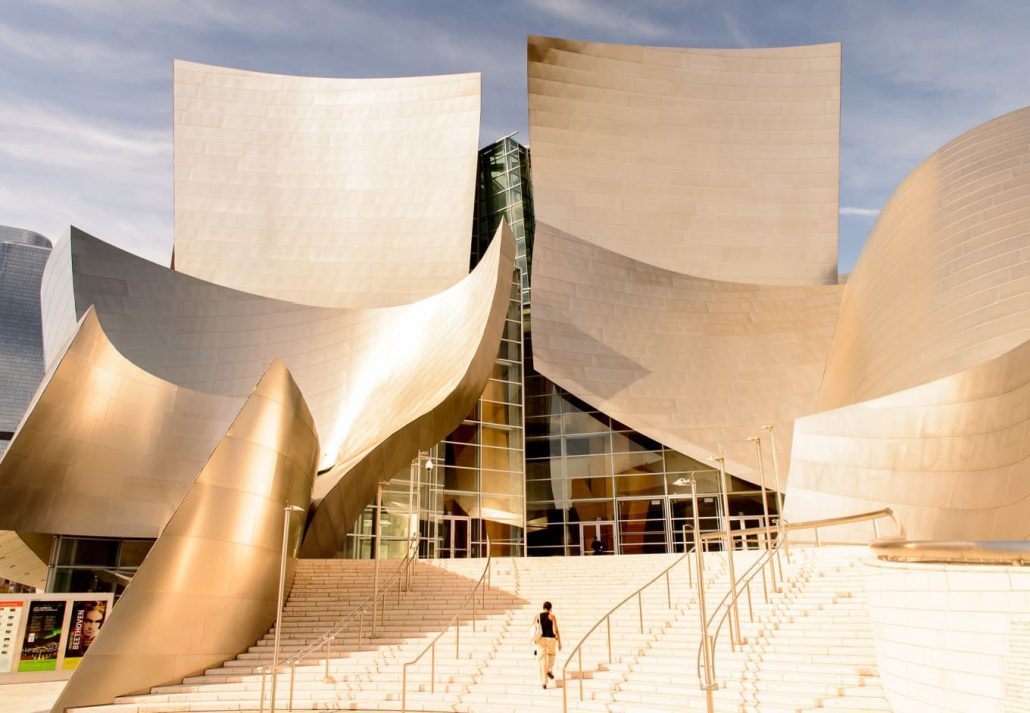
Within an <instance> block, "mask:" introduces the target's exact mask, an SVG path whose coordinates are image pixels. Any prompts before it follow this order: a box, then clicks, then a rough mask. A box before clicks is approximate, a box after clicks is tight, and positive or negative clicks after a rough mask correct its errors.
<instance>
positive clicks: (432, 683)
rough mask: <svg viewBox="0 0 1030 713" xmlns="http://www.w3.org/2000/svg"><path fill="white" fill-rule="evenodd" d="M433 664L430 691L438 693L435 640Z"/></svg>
mask: <svg viewBox="0 0 1030 713" xmlns="http://www.w3.org/2000/svg"><path fill="white" fill-rule="evenodd" d="M431 661H432V663H431V665H430V668H429V692H430V693H436V642H435V641H434V642H433V646H432V657H431Z"/></svg>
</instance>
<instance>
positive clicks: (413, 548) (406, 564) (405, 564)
mask: <svg viewBox="0 0 1030 713" xmlns="http://www.w3.org/2000/svg"><path fill="white" fill-rule="evenodd" d="M418 546H419V538H418V535H417V534H416V535H412V536H411V539H410V542H409V544H408V552H407V554H405V556H404V559H403V560H401V562H400V564H399V565H398V566H397V568H396V569H395V570H394V572H393V574H391V575H390V577H389V578H388V579H387V580H386V582H385V583H384V584H383V586H382V587H380V588H379V590H378V591H374V592H372V593H371V594H369V595H368V597H366V598H365V599H364V600H363V601H362V602H361V603H360V604H359V605H358V606H357V607H356V608H355V609H354V610H352V611H351V612H350V613H349V614H347V615H346V616H344V617H342V618H341V619H339V620H337V621H336V622H335V623H334V624H333V625H331V626H330V627H329V629H327V630H326V632H325V633H324V634H322V635H321V636H320V637H318V639H317V640H316V641H315V642H314V643H312V644H309V645H308V646H307V647H305V648H303V649H301V650H300V651H299V652H297V653H295V654H294V655H293V656H292V657H290V658H289V659H287V660H286V661H280V662H279V664H278V666H276V667H272V666H262V667H261V669H260V672H261V699H260V703H259V704H258V713H263V711H264V710H265V677H266V675H267V674H268V673H272V675H273V676H279V674H280V672H281V671H282V670H283V669H284V668H285V667H287V666H289V668H290V692H289V697H288V708H287V710H292V709H293V683H294V678H295V677H296V668H297V664H299V663H300V662H301V661H302V660H303V659H304V658H305V657H306V656H308V655H309V654H311V653H313V652H315V651H317V650H318V649H321V648H322V647H325V678H324V679H323V680H324V682H325V683H335V681H334V680H333V678H332V677H331V676H330V675H329V659H330V658H331V654H332V651H331V648H332V642H333V641H334V640H335V639H336V637H337V635H338V634H339V633H340V632H341V631H343V630H344V628H345V627H347V626H349V625H350V624H351V623H353V622H354V620H355V619H357V620H358V627H359V631H358V646H361V640H362V639H363V638H364V620H365V614H366V613H367V612H368V608H369V607H370V606H372V605H373V604H374V603H376V602H378V601H379V600H380V599H382V601H383V606H382V607H381V608H380V610H379V611H380V617H381V618H380V622H381V623H382V622H383V621H384V620H385V616H386V595H387V594H388V593H389V591H390V589H391V588H392V587H393V585H394V583H396V584H397V602H398V603H400V597H401V581H402V575H404V580H405V581H406V583H405V590H406V591H410V589H411V568H412V565H413V564H414V563H415V557H416V555H417V553H418ZM373 616H375V614H374V613H373ZM373 628H374V622H373ZM273 668H274V669H275V670H274V671H273V670H271V669H273ZM275 705H276V702H275V700H272V701H271V705H270V707H269V710H270V711H272V713H274V712H275Z"/></svg>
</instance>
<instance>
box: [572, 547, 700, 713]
mask: <svg viewBox="0 0 1030 713" xmlns="http://www.w3.org/2000/svg"><path fill="white" fill-rule="evenodd" d="M693 554H694V548H693V547H691V548H690V549H689V550H687V551H686V552H684V553H683V554H682V555H680V556H679V557H677V558H676V561H675V562H673V563H672V564H670V565H669V566H668V567H666V568H665V569H663V570H662V571H661V572H659V573H658V574H657V575H655V576H654V578H652V579H651V580H649V581H648V582H647V584H645V585H644V586H642V587H640V588H639V589H637V590H636V591H635V592H633V593H632V594H630V595H629V596H627V597H626V598H625V599H623V600H622V601H621V602H619V603H618V604H616V605H615V606H613V607H612V608H611V609H609V610H608V613H606V614H605V615H604V616H602V617H601V618H600V619H598V620H597V622H596V623H595V624H594V625H593V626H592V627H590V630H589V631H588V632H587V633H586V634H584V635H583V638H582V639H580V640H579V643H578V644H576V645H575V646H574V647H573V648H572V651H570V652H569V654H568V655H567V656H566V658H565V665H564V666H562V669H561V677H562V681H564V682H565V685H563V686H562V710H563V711H567V710H568V707H569V704H568V690H569V687H568V680H569V679H568V676H567V675H566V672H567V671H568V668H569V664H570V663H572V655H573V654H578V658H579V700H581V701H582V700H583V644H585V643H586V641H587V639H588V638H590V635H591V634H593V633H594V631H596V630H597V627H599V626H601V624H602V623H603V622H608V663H612V620H611V616H612V614H614V613H615V612H616V610H618V609H619V608H621V607H622V605H623V604H626V603H627V602H628V601H629V600H631V599H633V598H634V597H636V598H637V607H638V610H639V613H640V633H641V634H643V633H644V603H643V592H644V590H645V589H647V588H648V587H650V586H651V585H652V584H654V583H655V582H657V581H658V580H659V579H661V578H662V577H663V576H664V577H665V595H666V600H667V602H668V606H669V608H670V609H672V585H671V583H670V582H669V571H670V570H671V569H672V568H673V567H675V566H676V565H678V564H679V563H680V562H682V561H683V560H687V573H688V576H689V578H690V586H691V587H693V586H694V576H693V570H692V569H691V568H690V559H689V558H690V557H691V556H692V555H693ZM698 576H699V577H700V576H702V575H701V573H700V572H699V573H698Z"/></svg>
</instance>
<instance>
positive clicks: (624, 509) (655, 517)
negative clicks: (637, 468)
mask: <svg viewBox="0 0 1030 713" xmlns="http://www.w3.org/2000/svg"><path fill="white" fill-rule="evenodd" d="M664 503H665V498H618V499H617V500H616V505H617V511H618V517H619V552H620V553H621V554H624V555H643V554H662V553H664V552H666V544H665V505H664Z"/></svg>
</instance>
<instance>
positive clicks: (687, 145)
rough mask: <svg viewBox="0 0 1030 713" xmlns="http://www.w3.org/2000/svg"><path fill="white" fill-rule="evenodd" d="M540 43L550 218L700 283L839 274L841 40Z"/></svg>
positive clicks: (541, 153)
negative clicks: (687, 45)
mask: <svg viewBox="0 0 1030 713" xmlns="http://www.w3.org/2000/svg"><path fill="white" fill-rule="evenodd" d="M528 52H529V124H530V134H531V136H532V141H531V145H532V150H533V192H534V202H535V207H536V215H537V218H538V219H540V220H542V221H544V222H546V223H549V224H551V225H553V226H555V227H557V228H559V229H560V230H563V231H566V232H569V233H571V234H573V235H576V236H577V237H580V238H583V239H584V240H587V241H589V242H592V243H596V244H598V245H600V246H602V247H604V248H607V249H608V250H612V251H614V252H619V253H622V254H624V255H627V256H629V257H632V258H634V259H636V260H639V261H641V262H644V263H648V264H650V265H655V266H658V267H662V268H667V269H670V270H674V271H676V272H683V273H687V274H691V275H696V276H699V277H705V278H711V279H717V280H728V281H734V282H744V283H759V284H834V283H836V282H837V223H838V217H837V200H838V196H837V191H838V188H837V186H838V183H839V181H838V176H839V140H840V130H839V126H840V44H824V45H810V46H804V47H774V48H761V49H683V48H667V47H639V46H631V45H616V44H601V43H597V42H580V41H574V40H565V39H554V38H549V37H530V38H529V50H528ZM534 289H535V286H534Z"/></svg>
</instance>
